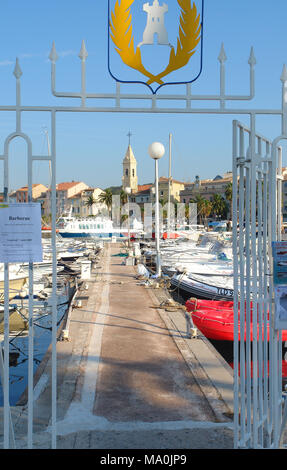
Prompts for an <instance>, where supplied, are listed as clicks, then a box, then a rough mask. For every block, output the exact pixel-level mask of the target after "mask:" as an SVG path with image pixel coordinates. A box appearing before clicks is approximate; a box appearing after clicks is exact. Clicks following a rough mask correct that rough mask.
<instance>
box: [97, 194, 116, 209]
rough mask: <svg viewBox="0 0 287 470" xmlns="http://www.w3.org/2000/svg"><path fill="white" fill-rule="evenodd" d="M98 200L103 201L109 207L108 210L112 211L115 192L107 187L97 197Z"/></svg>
mask: <svg viewBox="0 0 287 470" xmlns="http://www.w3.org/2000/svg"><path fill="white" fill-rule="evenodd" d="M97 201H98V202H101V203H102V204H105V205H106V206H107V208H108V211H109V212H110V210H111V208H112V203H113V193H112V191H111V190H110V189H106V190H105V191H103V192H102V193H101V194H100V195H99V197H98V199H97Z"/></svg>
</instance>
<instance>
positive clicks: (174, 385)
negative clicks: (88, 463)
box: [12, 244, 233, 449]
mask: <svg viewBox="0 0 287 470" xmlns="http://www.w3.org/2000/svg"><path fill="white" fill-rule="evenodd" d="M119 253H120V247H119V245H118V244H107V246H106V248H105V250H104V254H103V258H102V261H101V266H100V268H99V269H98V268H97V270H96V273H95V272H93V275H92V278H91V280H90V281H87V283H88V289H87V290H82V292H81V293H80V299H81V300H82V308H74V309H73V311H72V315H71V318H70V327H69V337H70V341H68V342H66V341H59V342H58V343H57V349H58V400H57V435H58V437H57V447H58V448H62V449H204V448H206V449H222V448H232V447H233V432H232V375H231V372H230V370H228V368H225V367H224V365H223V364H222V362H221V361H220V359H219V357H218V356H217V354H216V352H215V351H213V350H212V349H210V348H209V347H208V346H207V344H206V342H204V341H203V340H202V339H200V338H199V339H187V338H186V332H185V319H184V316H183V313H182V311H180V310H179V311H177V312H166V311H165V310H164V309H160V308H159V307H160V299H159V296H160V293H159V292H156V291H155V290H153V289H148V288H146V287H145V286H144V285H143V283H141V282H140V281H139V280H138V279H137V278H136V267H134V266H126V265H125V264H124V263H123V259H124V258H123V257H121V256H118V255H119ZM50 361H51V359H50V356H49V354H48V355H47V357H46V361H44V363H43V364H42V367H41V369H40V370H39V371H38V382H37V385H36V386H35V407H34V423H35V425H34V447H35V448H50V446H51V434H50V431H51V428H50V418H51V403H50V402H51V384H50V369H51V363H50ZM12 414H13V420H14V423H15V435H16V442H17V446H18V447H22V448H23V447H25V442H26V429H27V428H26V426H27V423H26V414H27V411H26V409H25V407H23V408H22V410H21V413H19V407H15V408H14V409H13V410H12Z"/></svg>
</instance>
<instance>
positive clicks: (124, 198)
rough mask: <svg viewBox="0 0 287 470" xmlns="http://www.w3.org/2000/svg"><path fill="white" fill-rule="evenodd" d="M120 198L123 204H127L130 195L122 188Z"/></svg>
mask: <svg viewBox="0 0 287 470" xmlns="http://www.w3.org/2000/svg"><path fill="white" fill-rule="evenodd" d="M120 200H121V204H122V205H125V204H127V202H128V195H127V193H126V192H125V191H124V190H123V189H121V192H120Z"/></svg>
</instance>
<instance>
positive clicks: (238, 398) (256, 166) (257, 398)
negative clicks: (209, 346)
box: [0, 42, 287, 449]
mask: <svg viewBox="0 0 287 470" xmlns="http://www.w3.org/2000/svg"><path fill="white" fill-rule="evenodd" d="M79 57H80V60H81V72H82V73H81V89H80V91H79V92H78V93H71V92H64V91H57V90H56V62H57V60H58V55H57V52H56V49H55V45H54V44H53V47H52V50H51V53H50V56H49V58H50V60H51V85H52V93H53V95H54V96H55V97H58V98H61V99H63V98H70V99H73V100H75V101H76V100H79V105H75V106H64V105H62V106H24V105H22V104H21V82H20V79H21V75H22V71H21V69H20V67H19V64H18V61H16V67H15V70H14V76H15V78H16V105H11V106H0V111H1V112H3V111H7V112H10V113H11V112H14V113H15V115H16V129H15V133H13V134H11V135H10V136H8V137H7V139H6V141H5V143H4V153H3V154H2V155H0V160H3V161H4V176H3V182H4V198H5V201H7V200H8V193H9V185H8V168H9V144H10V142H11V141H12V140H13V139H14V138H16V137H21V138H23V139H24V140H25V142H26V143H27V147H28V194H29V200H31V198H32V162H33V161H35V160H47V161H50V162H51V166H52V183H51V213H52V241H51V243H52V249H53V321H52V361H51V362H52V373H51V390H52V392H51V410H52V411H51V426H50V430H51V447H52V448H54V449H55V448H56V447H57V394H56V391H57V350H56V341H57V334H56V333H57V299H56V287H57V271H56V267H57V257H56V171H55V167H56V115H57V113H61V112H62V113H63V112H64V113H66V112H68V113H70V112H80V113H111V112H113V113H119V114H120V113H140V114H152V113H153V114H167V113H173V114H189V115H191V114H208V115H211V114H212V115H245V116H246V115H247V116H251V124H252V125H251V131H249V130H248V129H246V128H245V127H244V126H242V125H240V124H239V123H235V124H234V136H233V138H234V159H233V161H234V164H233V172H234V175H235V174H236V175H237V174H238V172H239V176H240V179H239V181H240V189H239V191H237V184H234V185H233V191H234V199H235V198H236V197H237V196H240V198H239V207H238V214H239V234H240V236H239V240H237V230H236V223H235V224H234V251H235V253H236V254H237V250H239V255H243V253H244V245H245V244H246V247H247V251H246V261H243V257H242V258H239V261H240V262H238V258H237V256H236V257H235V279H236V288H235V303H236V305H237V303H238V294H239V291H240V294H241V299H242V295H244V294H243V292H244V290H243V284H242V283H243V274H244V269H246V271H248V273H247V274H248V276H249V281H251V280H252V285H251V286H250V289H247V290H246V293H245V296H246V300H250V299H251V296H252V300H253V301H254V302H255V304H256V307H258V311H259V312H260V313H259V314H258V317H259V319H260V322H263V323H264V321H263V316H264V314H265V315H266V311H267V309H268V306H271V305H272V303H271V292H272V291H271V290H268V286H269V284H270V278H268V275H266V276H265V275H263V273H265V269H267V268H268V266H269V265H268V256H267V255H268V250H266V249H265V247H267V246H268V249H270V242H271V240H275V239H276V226H277V225H276V224H277V221H276V210H275V209H274V210H271V209H270V204H271V203H272V204H273V203H274V201H276V184H275V183H274V182H275V181H276V163H275V160H276V148H277V142H272V143H271V142H270V141H269V142H268V141H266V139H264V138H261V137H260V136H257V137H256V135H255V117H256V116H257V115H266V116H268V115H269V116H270V115H277V116H280V117H281V118H282V129H283V131H282V138H286V136H287V94H286V88H287V71H285V73H283V74H282V77H281V80H282V84H283V90H282V91H283V99H282V106H281V107H279V108H278V109H275V110H269V109H255V110H250V109H242V108H237V107H234V108H232V106H230V107H227V106H226V105H227V103H230V102H231V103H237V102H238V101H249V100H252V99H253V97H254V93H255V87H254V67H255V64H256V59H255V56H254V52H253V48H251V53H250V56H249V60H248V64H249V69H250V70H249V82H250V84H249V85H250V86H249V94H246V95H236V94H233V95H227V94H226V90H225V83H226V80H225V62H226V55H225V51H224V47H223V45H222V47H221V51H220V54H219V57H218V60H219V63H220V79H219V88H220V91H219V93H218V94H215V95H210V94H206V95H196V94H193V93H192V88H191V84H187V85H186V88H185V91H184V92H182V93H181V94H164V93H158V94H150V93H141V94H133V93H129V92H128V93H123V92H122V85H121V84H120V83H119V82H116V89H115V92H114V93H105V94H102V93H87V91H86V60H87V57H88V53H87V51H86V47H85V43H84V42H83V43H82V47H81V51H80V54H79ZM90 100H92V101H93V105H90V106H88V105H87V102H88V101H89V102H90ZM103 100H105V102H109V103H110V105H108V106H102V105H101V104H100V103H101V102H102V101H103ZM139 100H141V101H142V102H144V103H147V105H144V106H142V107H137V104H136V103H138V101H139ZM204 101H208V102H210V103H212V105H210V107H206V106H202V107H200V106H198V107H196V106H193V105H194V103H196V104H198V103H202V102H204ZM99 102H100V103H99ZM179 102H183V103H184V106H182V105H181V104H178V103H179ZM124 103H131V105H129V106H127V105H125V106H124ZM166 103H168V104H169V106H167V105H166ZM162 104H163V105H162ZM25 112H36V113H37V112H47V113H49V114H50V118H51V142H52V145H51V154H50V155H47V156H37V155H33V152H32V143H31V140H30V139H29V136H27V135H25V134H23V132H22V130H21V116H22V113H25ZM245 134H246V135H249V153H248V154H247V153H246V152H247V146H246V145H245V143H244V135H245ZM284 136H285V137H284ZM256 142H257V144H258V145H257V150H256V151H255V143H256ZM263 146H265V147H266V148H263ZM272 155H273V157H272ZM265 156H266V158H265ZM271 157H272V158H271ZM237 159H238V160H237ZM249 160H250V161H249ZM257 180H258V187H259V185H260V187H262V188H263V190H262V194H261V190H260V191H258V193H257V190H256V187H257V185H256V181H257ZM235 182H236V183H237V179H235ZM279 194H280V191H278V192H277V195H278V197H280V196H279ZM250 204H251V206H250V207H251V208H252V210H251V211H250V212H249V211H246V212H245V213H244V208H246V207H247V206H248V207H249V205H250ZM256 204H258V212H257V213H256ZM254 208H255V210H254ZM238 214H237V206H235V207H234V214H233V215H234V217H233V220H234V221H235V220H237V215H238ZM244 214H245V215H244ZM244 221H245V222H246V230H244ZM257 221H259V224H260V227H261V228H262V230H263V233H262V234H261V230H260V235H259V236H258V241H259V243H258V244H256V222H257ZM267 222H268V223H267ZM278 226H280V220H278ZM257 257H258V258H257ZM8 269H9V266H8V265H7V264H6V265H5V302H4V303H5V314H4V365H3V368H2V370H3V380H2V383H3V391H4V422H3V434H4V442H3V447H4V448H6V449H7V448H11V447H13V446H14V445H15V441H14V436H13V432H12V426H11V427H10V424H11V415H10V405H9V309H8V307H9V305H8V304H9V299H8V290H9V275H8V274H9V271H8ZM250 269H251V273H252V276H251V275H250ZM257 269H258V270H259V274H257ZM268 272H269V271H268ZM253 275H254V276H253ZM29 277H30V292H29V380H28V403H27V416H28V420H27V447H28V448H33V440H34V435H33V398H34V389H33V370H32V364H33V328H32V326H33V295H32V294H33V265H32V264H31V265H30V268H29ZM257 281H258V282H259V287H258V286H257ZM237 282H239V288H238V287H237ZM241 291H242V292H241ZM266 292H267V293H269V294H268V295H266ZM241 308H242V306H241ZM235 311H236V312H237V308H235ZM255 333H256V331H255ZM248 344H249V343H248ZM279 345H280V342H278V340H277V338H276V333H275V332H274V331H273V330H272V327H271V341H270V344H269V346H268V345H266V342H264V340H263V339H262V338H261V336H260V337H259V339H258V341H257V340H256V342H253V343H252V344H251V343H250V344H249V348H248V349H247V351H246V355H247V356H248V358H249V354H250V353H249V351H250V350H251V348H252V349H253V353H254V361H253V365H252V367H253V379H252V381H251V378H250V377H247V376H246V375H244V367H243V362H242V361H241V362H240V370H239V361H240V359H241V358H243V357H244V359H245V356H244V355H242V356H240V355H237V354H236V356H235V394H234V397H235V439H234V445H235V447H239V446H240V447H262V446H263V438H264V437H265V435H266V436H267V438H268V439H267V441H266V446H267V447H272V446H274V447H276V445H277V444H278V438H279V434H280V423H281V418H280V416H281V414H280V413H281V405H282V401H281V400H282V394H281V389H280V387H281V382H280V379H279V378H278V377H276V375H275V372H274V374H273V372H272V374H273V375H272V374H271V377H270V381H269V382H268V380H267V374H264V378H262V377H263V376H262V369H260V370H259V373H257V368H256V365H255V364H257V362H258V363H259V364H264V366H265V367H266V357H267V356H266V354H267V353H266V349H268V351H270V361H271V362H270V363H271V364H272V371H275V370H276V369H275V368H274V367H273V366H274V365H275V366H276V364H277V362H278V357H279V355H280V353H281V351H280V347H279ZM264 348H265V349H264ZM235 351H237V347H236V346H235ZM240 353H242V354H243V352H242V351H241V350H240ZM248 360H249V361H250V359H248ZM255 361H256V362H255ZM249 366H250V363H249ZM239 371H240V372H241V378H240V380H239V378H238V375H237V372H239ZM0 372H1V362H0ZM279 372H280V371H279ZM255 378H256V380H257V381H256V380H255ZM259 379H260V380H261V382H263V383H261V382H260V383H259V382H258V380H259ZM279 382H280V383H279ZM252 385H253V386H252ZM270 406H271V407H270ZM254 410H256V412H255V411H254ZM240 416H241V417H243V416H244V417H246V423H247V424H245V418H244V419H242V420H241V421H240ZM252 418H253V419H252Z"/></svg>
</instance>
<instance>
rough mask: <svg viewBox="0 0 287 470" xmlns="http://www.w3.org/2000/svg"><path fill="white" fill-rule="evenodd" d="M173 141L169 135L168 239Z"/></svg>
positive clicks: (168, 231) (168, 235) (168, 236)
mask: <svg viewBox="0 0 287 470" xmlns="http://www.w3.org/2000/svg"><path fill="white" fill-rule="evenodd" d="M171 139H172V134H169V173H168V206H167V238H170V185H171Z"/></svg>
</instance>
